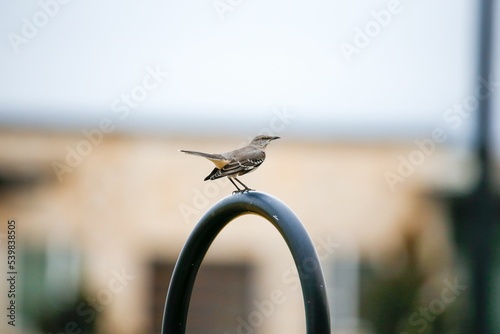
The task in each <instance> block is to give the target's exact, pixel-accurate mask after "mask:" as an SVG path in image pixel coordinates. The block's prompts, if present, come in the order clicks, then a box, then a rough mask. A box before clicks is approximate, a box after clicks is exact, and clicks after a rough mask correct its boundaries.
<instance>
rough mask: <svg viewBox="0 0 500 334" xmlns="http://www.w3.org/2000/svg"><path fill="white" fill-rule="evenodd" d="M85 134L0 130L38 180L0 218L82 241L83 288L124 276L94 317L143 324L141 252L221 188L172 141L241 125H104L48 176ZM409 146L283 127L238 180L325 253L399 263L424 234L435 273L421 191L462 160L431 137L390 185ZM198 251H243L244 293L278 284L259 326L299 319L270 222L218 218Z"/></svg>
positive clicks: (431, 221)
mask: <svg viewBox="0 0 500 334" xmlns="http://www.w3.org/2000/svg"><path fill="white" fill-rule="evenodd" d="M83 139H84V137H83V136H82V135H81V134H49V133H34V132H33V133H32V132H14V131H8V130H4V131H3V132H1V133H0V168H1V172H2V174H4V175H10V176H15V177H19V178H32V177H35V178H38V179H39V180H40V182H39V183H37V184H36V186H34V187H32V188H20V187H17V188H12V189H9V190H8V191H4V192H3V193H2V194H1V202H0V212H1V219H2V223H3V222H5V221H6V219H9V218H11V217H13V218H15V219H16V220H17V221H18V222H19V231H18V235H19V240H22V243H29V244H32V245H35V244H36V245H40V246H42V247H44V245H46V244H47V243H48V242H52V243H54V244H56V245H58V244H59V245H61V247H63V246H68V245H69V247H70V248H73V249H76V250H78V251H79V252H81V254H83V256H84V266H85V270H84V274H85V279H86V281H87V282H88V283H89V284H90V285H91V287H92V288H94V289H95V291H99V290H100V289H103V288H105V287H106V286H108V284H109V282H110V280H111V279H112V278H113V270H116V271H123V270H124V271H125V272H126V273H128V274H130V275H131V276H134V278H133V279H131V280H130V281H129V282H127V286H125V287H124V288H123V289H121V290H120V291H119V292H118V293H116V294H114V295H113V301H112V302H110V303H109V304H108V305H106V307H105V309H104V311H103V315H104V321H103V322H101V323H100V326H101V328H102V329H103V330H105V331H106V332H109V333H124V334H129V333H130V334H133V333H134V334H135V333H141V332H142V328H145V327H146V328H148V324H147V322H148V321H149V319H150V318H149V314H148V310H149V306H148V303H149V300H148V295H147V292H148V284H149V282H150V279H151V277H150V276H149V275H150V273H149V271H148V267H147V264H148V261H150V260H151V259H152V258H164V259H170V260H172V261H175V259H176V258H177V255H178V253H179V251H180V249H181V247H182V245H183V244H184V242H185V240H186V238H187V236H188V235H189V233H190V231H191V230H192V229H193V227H194V225H195V224H196V222H197V221H198V219H199V218H200V217H201V215H202V214H203V213H204V212H205V211H206V210H207V209H208V208H209V207H210V206H211V205H213V204H214V203H215V202H216V201H218V200H219V199H221V198H223V197H224V196H228V195H230V194H231V192H232V191H233V186H232V185H231V184H230V183H229V182H228V181H227V180H217V181H211V182H204V181H203V178H204V177H205V176H206V175H208V173H209V172H210V171H211V169H212V168H213V165H212V164H211V163H210V162H209V161H207V160H204V159H202V158H198V157H194V156H188V155H184V154H182V153H179V152H178V151H177V150H178V149H180V148H183V149H194V150H200V151H208V152H219V151H228V150H231V149H233V148H235V146H237V145H238V144H240V143H241V138H229V139H225V140H222V139H217V138H201V137H200V138H187V137H169V136H165V137H141V136H119V135H112V136H111V135H108V136H107V137H106V138H105V140H104V141H103V142H102V143H99V144H98V145H92V146H90V149H89V154H88V156H86V157H84V158H83V159H82V161H81V163H78V164H77V166H75V167H72V172H68V173H64V174H62V175H59V176H60V177H61V180H59V179H58V177H57V175H56V173H55V172H54V170H53V167H52V166H51V164H52V163H53V162H54V161H57V162H60V163H61V164H66V162H65V159H66V157H65V156H66V149H67V147H72V148H77V147H78V145H80V147H84V146H82V145H85V144H82V140H83ZM415 149H416V146H415V145H412V144H410V145H406V146H405V145H388V144H378V145H376V144H370V145H369V144H361V143H359V144H348V143H329V142H312V141H311V142H305V143H299V141H298V140H297V139H288V138H286V137H285V138H282V139H281V140H278V141H276V142H273V143H272V144H271V145H270V146H269V147H268V149H267V152H268V158H267V160H266V162H265V163H264V164H263V165H262V166H261V167H260V169H259V170H258V171H257V172H255V173H251V174H249V175H246V176H244V177H242V181H243V182H244V183H246V184H247V185H249V186H250V187H252V188H255V189H258V190H260V191H263V192H267V193H270V194H272V195H274V196H276V197H278V198H279V199H281V200H282V201H284V202H285V203H286V204H287V205H288V206H289V207H290V208H291V209H292V210H293V211H294V212H295V213H296V214H297V215H298V216H299V217H300V219H301V220H302V222H303V223H304V225H305V226H306V228H307V230H308V231H309V233H310V235H311V238H312V239H313V241H314V242H315V244H316V245H317V247H318V252H320V253H322V254H325V256H324V259H325V262H328V261H332V260H333V259H335V258H338V257H342V256H349V253H350V252H351V250H352V249H353V247H355V248H356V247H358V248H359V250H360V252H361V255H362V256H363V257H366V258H369V259H373V261H374V263H377V265H379V266H382V267H384V266H386V267H387V268H397V266H398V263H400V261H401V252H402V247H403V244H404V237H405V236H406V235H408V234H411V235H416V236H418V240H419V242H420V244H421V245H426V247H421V257H422V259H423V260H425V261H422V263H423V266H424V267H425V268H426V270H429V271H430V272H434V273H439V272H441V271H445V270H447V269H448V266H449V259H450V256H451V252H452V250H451V247H450V243H449V231H448V225H447V217H446V211H445V210H444V208H443V207H442V206H441V205H440V204H439V203H437V202H433V201H430V200H427V199H426V198H425V196H424V195H425V194H427V193H429V192H432V191H435V190H442V189H458V190H459V189H461V188H465V187H467V182H466V181H467V180H470V179H472V175H471V174H470V172H469V171H470V170H472V169H470V168H468V165H467V164H466V161H467V160H466V159H465V160H464V159H463V158H464V157H463V156H461V155H460V154H457V153H452V152H447V151H438V152H436V153H432V154H430V155H429V156H425V161H424V162H423V163H422V164H421V165H419V166H417V167H416V169H415V172H413V173H412V174H411V175H410V176H408V177H407V178H405V182H404V183H400V184H398V185H397V186H396V187H395V189H394V190H391V188H390V187H389V185H388V183H387V181H386V179H385V177H384V173H386V172H387V171H397V168H398V164H399V160H398V157H399V156H403V157H408V155H409V154H410V153H411V152H413V151H415ZM464 161H465V162H464ZM457 163H460V164H461V166H463V167H464V168H459V169H455V171H454V172H453V173H451V172H450V170H449V169H447V168H446V166H449V165H450V164H451V165H455V166H456V164H457ZM2 226H4V225H2ZM1 233H4V231H2V232H1ZM20 242H21V241H20ZM328 242H330V243H335V244H336V245H337V246H336V247H335V249H334V251H332V249H327V248H325V246H324V245H325V244H328ZM1 252H4V248H2V250H1ZM3 258H5V256H3V255H2V259H3ZM206 261H207V262H211V261H213V262H240V261H246V262H248V263H252V264H253V265H254V266H255V268H256V273H257V274H256V275H255V278H254V279H255V289H254V290H255V291H254V295H253V296H252V297H253V298H255V300H264V299H266V298H269V296H270V294H271V292H272V291H273V290H280V291H282V292H283V293H284V298H286V302H284V303H283V304H281V305H278V306H277V307H276V312H275V314H273V316H272V317H269V319H266V321H265V323H264V325H263V326H262V328H260V330H261V333H276V332H285V333H303V332H304V323H303V315H302V314H303V313H302V312H303V306H302V301H301V295H300V292H299V291H295V290H294V285H293V284H291V283H290V282H285V280H284V279H283V275H284V274H285V273H287V272H288V271H289V270H290V269H291V268H293V264H292V262H291V257H290V255H289V254H288V250H287V249H286V246H285V245H284V242H283V241H282V240H281V238H280V237H279V235H278V233H277V232H276V231H274V230H273V228H272V226H271V225H270V224H268V223H266V222H264V221H263V220H262V219H260V218H258V217H254V216H248V217H242V218H240V219H239V220H238V222H235V223H233V224H231V225H230V226H229V227H228V228H227V229H226V230H224V231H223V233H222V234H221V235H220V237H219V238H218V239H217V241H216V242H215V244H214V245H213V247H212V248H211V249H210V252H209V255H208V257H207V259H206ZM436 268H441V269H439V270H438V269H436ZM442 268H444V269H442ZM2 284H5V283H4V282H3V281H2V282H0V289H2V290H1V291H4V290H3V289H4V287H3V286H2ZM0 295H1V297H0V302H2V303H4V300H2V298H4V293H1V294H0ZM2 305H3V304H2ZM291 314H295V316H290V315H291ZM242 316H243V315H242ZM1 326H4V324H3V323H2V324H0V329H2V331H3V328H2V327H1ZM8 329H9V330H10V328H8Z"/></svg>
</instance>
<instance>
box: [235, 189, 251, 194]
mask: <svg viewBox="0 0 500 334" xmlns="http://www.w3.org/2000/svg"><path fill="white" fill-rule="evenodd" d="M249 191H255V189H250V188H246V189H240V190H235V191H233V195H235V194H243V193H246V192H249Z"/></svg>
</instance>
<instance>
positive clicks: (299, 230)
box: [162, 191, 330, 334]
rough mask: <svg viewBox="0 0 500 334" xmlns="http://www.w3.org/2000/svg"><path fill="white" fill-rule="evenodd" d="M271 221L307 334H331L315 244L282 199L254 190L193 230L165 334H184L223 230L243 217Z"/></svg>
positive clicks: (222, 205)
mask: <svg viewBox="0 0 500 334" xmlns="http://www.w3.org/2000/svg"><path fill="white" fill-rule="evenodd" d="M249 213H253V214H257V215H259V216H262V217H264V218H265V219H267V220H268V221H269V222H271V223H272V224H273V225H274V226H275V227H276V229H278V231H279V232H280V233H281V235H282V236H283V238H284V239H285V241H286V243H287V245H288V248H289V249H290V252H291V253H292V256H293V259H294V262H295V265H296V266H297V270H298V273H299V278H300V282H301V286H302V294H303V298H304V306H305V313H306V314H305V315H306V329H307V333H308V334H323V333H325V334H326V333H328V334H329V333H330V315H329V310H328V301H327V297H326V289H325V282H324V278H323V272H322V270H321V265H320V262H319V259H318V256H317V254H316V250H315V248H314V245H313V243H312V241H311V239H310V238H309V235H308V234H307V231H306V230H305V228H304V226H303V225H302V223H301V222H300V220H299V219H298V218H297V216H296V215H295V214H294V213H293V212H292V211H291V210H290V209H289V208H288V207H287V206H286V205H285V204H284V203H283V202H281V201H280V200H278V199H277V198H275V197H273V196H270V195H268V194H265V193H261V192H257V191H250V192H245V193H241V194H236V195H230V196H227V197H225V198H223V199H222V200H221V201H219V202H218V203H216V204H215V205H214V206H213V207H212V208H211V209H209V210H208V211H207V212H206V213H205V215H204V216H203V217H202V218H201V220H200V221H199V223H198V224H197V225H196V227H195V228H194V230H193V232H192V233H191V235H190V236H189V238H188V240H187V241H186V244H185V245H184V247H183V249H182V251H181V253H180V255H179V259H178V260H177V263H176V265H175V268H174V271H173V274H172V279H171V281H170V286H169V289H168V293H167V298H166V302H165V310H164V314H163V326H162V333H163V334H167V333H168V334H184V333H185V331H186V321H187V314H188V309H189V302H190V299H191V293H192V291H193V285H194V281H195V279H196V274H197V273H198V269H199V268H200V265H201V262H202V261H203V258H204V257H205V254H206V253H207V251H208V249H209V247H210V245H211V244H212V242H213V241H214V240H215V238H216V237H217V235H218V234H219V233H220V232H221V231H222V229H223V228H224V227H225V226H226V225H227V224H228V223H229V222H230V221H231V220H233V219H235V218H236V217H238V216H241V215H244V214H249Z"/></svg>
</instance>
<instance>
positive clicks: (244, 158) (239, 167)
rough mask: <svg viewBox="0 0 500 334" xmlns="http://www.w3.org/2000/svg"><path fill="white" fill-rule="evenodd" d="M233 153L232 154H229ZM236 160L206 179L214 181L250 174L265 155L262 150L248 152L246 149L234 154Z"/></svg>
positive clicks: (262, 160)
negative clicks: (225, 177)
mask: <svg viewBox="0 0 500 334" xmlns="http://www.w3.org/2000/svg"><path fill="white" fill-rule="evenodd" d="M231 153H233V152H231ZM234 153H235V156H236V159H232V160H231V161H230V162H229V163H228V164H226V165H225V166H224V167H222V168H221V169H219V170H218V171H215V170H214V171H213V172H212V173H211V175H209V176H208V177H207V179H210V180H215V179H218V178H221V177H224V176H231V175H234V176H238V175H243V174H246V173H249V172H251V171H252V170H254V169H255V168H257V167H259V166H260V165H261V164H262V163H263V162H264V159H265V158H266V154H265V153H264V151H262V150H253V149H251V150H249V149H247V148H246V147H244V148H242V149H241V151H239V152H236V151H235V152H234Z"/></svg>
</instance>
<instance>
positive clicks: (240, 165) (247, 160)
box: [179, 135, 280, 193]
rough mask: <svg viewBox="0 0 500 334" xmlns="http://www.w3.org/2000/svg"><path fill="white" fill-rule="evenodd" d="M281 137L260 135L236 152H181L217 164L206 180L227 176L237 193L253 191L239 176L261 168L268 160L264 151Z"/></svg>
mask: <svg viewBox="0 0 500 334" xmlns="http://www.w3.org/2000/svg"><path fill="white" fill-rule="evenodd" d="M279 138H280V137H275V136H266V135H260V136H257V137H255V138H254V139H252V141H251V142H250V144H248V145H247V146H245V147H242V148H239V149H236V150H234V151H230V152H226V153H221V154H210V153H203V152H196V151H187V150H179V151H180V152H184V153H187V154H193V155H198V156H200V157H204V158H207V159H208V160H210V161H212V162H213V163H214V164H215V166H216V167H215V168H214V170H213V171H212V172H211V173H210V174H209V175H208V176H207V177H206V178H205V180H204V181H207V180H215V179H219V178H221V177H224V176H227V177H228V178H229V181H231V183H232V184H233V185H234V186H235V187H236V189H238V190H237V191H235V193H236V192H244V191H249V190H253V189H250V188H248V187H247V186H246V185H245V184H243V182H241V181H240V180H238V178H237V176H240V175H243V174H246V173H250V172H251V171H254V170H255V169H256V168H257V167H259V166H260V165H261V164H262V163H263V162H264V159H265V158H266V152H265V151H264V150H265V148H266V146H267V145H268V144H269V143H270V142H271V141H273V140H275V139H279ZM233 180H236V181H238V183H239V184H241V185H242V186H243V187H244V189H240V188H239V187H238V186H237V185H236V183H234V181H233Z"/></svg>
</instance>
